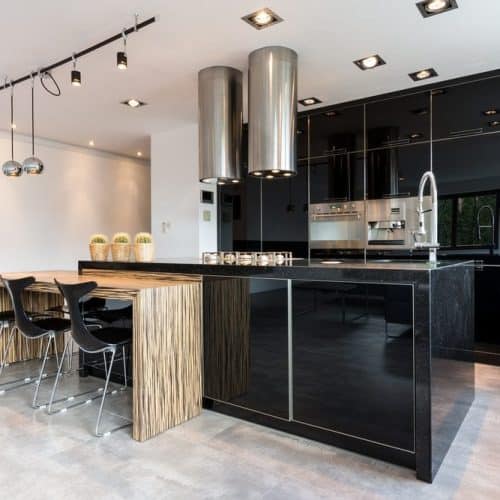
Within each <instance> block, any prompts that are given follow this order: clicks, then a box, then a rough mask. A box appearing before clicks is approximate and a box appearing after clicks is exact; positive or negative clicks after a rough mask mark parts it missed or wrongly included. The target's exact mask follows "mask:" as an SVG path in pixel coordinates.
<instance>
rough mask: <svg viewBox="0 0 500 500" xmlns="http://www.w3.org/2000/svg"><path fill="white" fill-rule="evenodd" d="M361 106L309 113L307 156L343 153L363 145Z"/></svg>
mask: <svg viewBox="0 0 500 500" xmlns="http://www.w3.org/2000/svg"><path fill="white" fill-rule="evenodd" d="M363 122H364V110H363V106H354V107H351V108H339V109H336V110H329V111H326V112H324V113H319V114H315V115H311V117H310V137H311V149H310V153H309V156H311V157H314V156H324V155H329V154H345V153H348V152H351V151H362V150H363V147H364V131H363Z"/></svg>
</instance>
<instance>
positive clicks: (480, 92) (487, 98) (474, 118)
mask: <svg viewBox="0 0 500 500" xmlns="http://www.w3.org/2000/svg"><path fill="white" fill-rule="evenodd" d="M441 90H442V93H439V92H434V96H433V100H432V116H433V117H432V125H433V138H434V139H442V138H453V137H460V136H467V135H476V134H482V133H486V132H492V131H495V130H496V129H498V128H499V126H500V77H496V78H489V79H486V80H480V81H477V82H471V83H466V84H463V85H457V86H454V87H443V89H441ZM490 112H491V114H490ZM495 112H496V113H495Z"/></svg>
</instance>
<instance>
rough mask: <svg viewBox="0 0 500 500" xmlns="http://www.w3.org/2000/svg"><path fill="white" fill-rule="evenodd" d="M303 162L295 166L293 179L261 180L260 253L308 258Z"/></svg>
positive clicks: (305, 167) (306, 183)
mask: <svg viewBox="0 0 500 500" xmlns="http://www.w3.org/2000/svg"><path fill="white" fill-rule="evenodd" d="M307 189H308V179H307V162H299V163H298V174H297V175H296V176H295V177H290V178H283V179H273V180H266V179H263V180H262V210H263V215H264V217H263V220H262V234H263V250H264V251H269V252H272V251H291V252H293V254H294V256H296V257H307V255H308V230H307V217H308V213H307V209H308V205H307V200H308V196H307Z"/></svg>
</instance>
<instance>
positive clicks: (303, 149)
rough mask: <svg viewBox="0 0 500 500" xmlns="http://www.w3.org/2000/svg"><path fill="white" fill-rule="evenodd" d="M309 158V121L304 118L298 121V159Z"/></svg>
mask: <svg viewBox="0 0 500 500" xmlns="http://www.w3.org/2000/svg"><path fill="white" fill-rule="evenodd" d="M308 156H309V119H308V117H307V116H302V117H299V118H298V119H297V158H298V159H299V160H300V159H303V158H307V157H308Z"/></svg>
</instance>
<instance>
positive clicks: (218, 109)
mask: <svg viewBox="0 0 500 500" xmlns="http://www.w3.org/2000/svg"><path fill="white" fill-rule="evenodd" d="M242 102H243V90H242V73H241V71H239V70H237V69H235V68H230V67H227V66H212V67H209V68H205V69H202V70H201V71H200V72H199V73H198V108H199V117H198V134H199V178H200V181H202V182H206V183H218V184H226V183H227V184H229V183H238V182H239V181H240V179H241V165H240V161H241V158H240V154H241V134H242V129H243V114H242V113H243V111H242Z"/></svg>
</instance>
